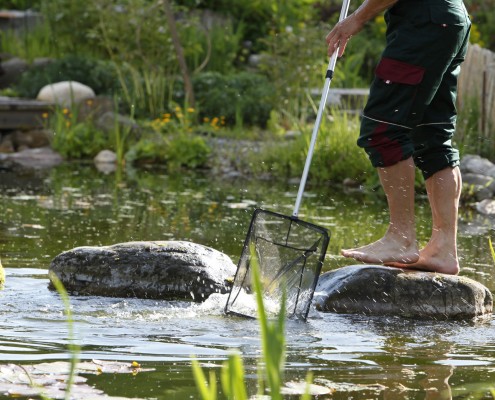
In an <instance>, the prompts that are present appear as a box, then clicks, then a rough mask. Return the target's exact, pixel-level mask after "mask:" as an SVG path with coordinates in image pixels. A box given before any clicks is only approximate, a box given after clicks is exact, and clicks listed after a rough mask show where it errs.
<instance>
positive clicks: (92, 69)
mask: <svg viewBox="0 0 495 400" xmlns="http://www.w3.org/2000/svg"><path fill="white" fill-rule="evenodd" d="M66 80H73V81H78V82H80V83H83V84H85V85H88V86H89V87H91V88H92V89H93V90H94V91H95V92H96V93H98V94H110V93H113V92H115V91H116V90H117V89H118V85H117V79H116V74H115V68H114V65H113V64H112V63H110V62H106V61H101V60H94V59H90V58H86V57H81V56H75V55H70V56H66V57H64V58H62V59H60V60H56V61H54V62H52V63H50V64H48V65H47V66H45V67H43V68H38V69H33V70H30V71H28V72H26V73H25V74H23V75H22V77H21V80H20V82H19V83H18V84H17V86H16V91H17V92H18V93H19V94H20V95H21V96H24V97H28V98H34V97H36V95H37V94H38V92H39V91H40V89H41V88H42V87H43V86H45V85H48V84H50V83H55V82H60V81H66Z"/></svg>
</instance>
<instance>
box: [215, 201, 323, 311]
mask: <svg viewBox="0 0 495 400" xmlns="http://www.w3.org/2000/svg"><path fill="white" fill-rule="evenodd" d="M329 241H330V234H329V232H328V230H327V229H325V228H323V227H320V226H318V225H314V224H312V223H309V222H306V221H302V220H300V219H299V218H297V217H294V216H288V215H283V214H279V213H276V212H273V211H268V210H263V209H256V210H255V211H254V214H253V217H252V219H251V223H250V225H249V231H248V234H247V236H246V240H245V242H244V247H243V250H242V254H241V256H240V258H239V263H238V265H237V271H236V275H235V277H234V281H233V284H232V289H231V291H230V293H229V297H228V299H227V303H226V305H225V313H226V314H230V315H237V316H242V317H248V318H256V314H257V307H256V300H255V297H254V293H253V290H252V289H251V283H252V282H251V274H250V271H251V266H252V265H253V264H252V263H253V261H256V262H257V263H258V266H259V271H260V277H261V286H262V290H263V298H264V301H265V308H267V309H270V307H269V306H268V307H267V305H266V303H267V302H268V303H270V302H271V303H272V304H273V305H274V306H275V307H276V306H277V305H278V306H279V305H280V303H281V298H282V296H283V294H284V293H285V295H286V298H287V302H286V309H285V313H286V315H287V316H288V317H289V318H291V317H295V318H298V319H302V320H306V318H307V316H308V313H309V309H310V306H311V301H312V299H313V294H314V291H315V289H316V285H317V283H318V277H319V275H320V272H321V268H322V266H323V262H324V259H325V254H326V251H327V247H328V243H329ZM279 311H280V310H279V309H277V310H273V312H275V313H278V312H279Z"/></svg>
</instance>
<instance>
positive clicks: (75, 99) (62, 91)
mask: <svg viewBox="0 0 495 400" xmlns="http://www.w3.org/2000/svg"><path fill="white" fill-rule="evenodd" d="M95 96H96V95H95V92H94V91H93V89H91V88H90V87H89V86H86V85H83V84H82V83H80V82H76V81H62V82H57V83H53V84H50V85H46V86H44V87H42V88H41V90H40V91H39V93H38V96H37V97H36V99H37V100H39V101H46V102H48V103H53V104H57V105H59V106H61V107H71V106H73V105H76V104H80V103H81V102H82V101H84V100H88V99H94V98H95Z"/></svg>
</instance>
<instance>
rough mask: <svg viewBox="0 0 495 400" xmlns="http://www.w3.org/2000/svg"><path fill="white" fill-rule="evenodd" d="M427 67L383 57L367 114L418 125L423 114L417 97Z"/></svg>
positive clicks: (394, 121)
mask: <svg viewBox="0 0 495 400" xmlns="http://www.w3.org/2000/svg"><path fill="white" fill-rule="evenodd" d="M425 71H426V69H425V68H424V67H421V66H418V65H414V64H409V63H407V62H404V61H399V60H396V59H392V58H387V57H383V58H382V59H381V60H380V62H379V63H378V66H377V67H376V70H375V80H374V81H373V84H372V86H371V90H370V97H369V98H368V103H367V105H366V107H365V110H364V114H365V115H366V116H368V117H371V118H375V119H378V120H380V121H383V122H388V123H392V124H397V125H401V126H405V127H412V126H414V125H415V124H416V123H418V121H419V118H420V117H421V110H416V108H417V104H416V101H415V100H416V96H417V93H418V87H419V85H420V83H421V82H422V81H423V78H424V75H425Z"/></svg>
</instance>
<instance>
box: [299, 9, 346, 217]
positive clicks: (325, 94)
mask: <svg viewBox="0 0 495 400" xmlns="http://www.w3.org/2000/svg"><path fill="white" fill-rule="evenodd" d="M349 3H350V0H344V2H343V3H342V9H341V10H340V17H339V22H340V21H342V20H344V19H345V18H346V17H347V12H348V11H349ZM338 53H339V49H338V48H337V49H336V50H335V51H334V53H333V54H332V57H330V61H329V63H328V67H327V73H326V75H325V84H324V86H323V92H322V94H321V99H320V105H319V106H318V113H317V114H316V121H315V125H314V126H313V133H312V135H311V142H310V144H309V149H308V155H307V156H306V163H305V165H304V170H303V174H302V177H301V181H300V183H299V191H298V192H297V198H296V204H295V205H294V212H293V213H292V216H293V217H294V218H297V216H298V215H299V208H300V206H301V201H302V197H303V193H304V188H305V187H306V181H307V179H308V173H309V167H310V165H311V160H312V158H313V153H314V149H315V144H316V138H317V137H318V131H319V130H320V125H321V119H322V116H323V110H324V109H325V107H326V104H327V98H328V92H329V90H330V83H331V82H332V78H333V73H334V70H335V64H337V55H338Z"/></svg>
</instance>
